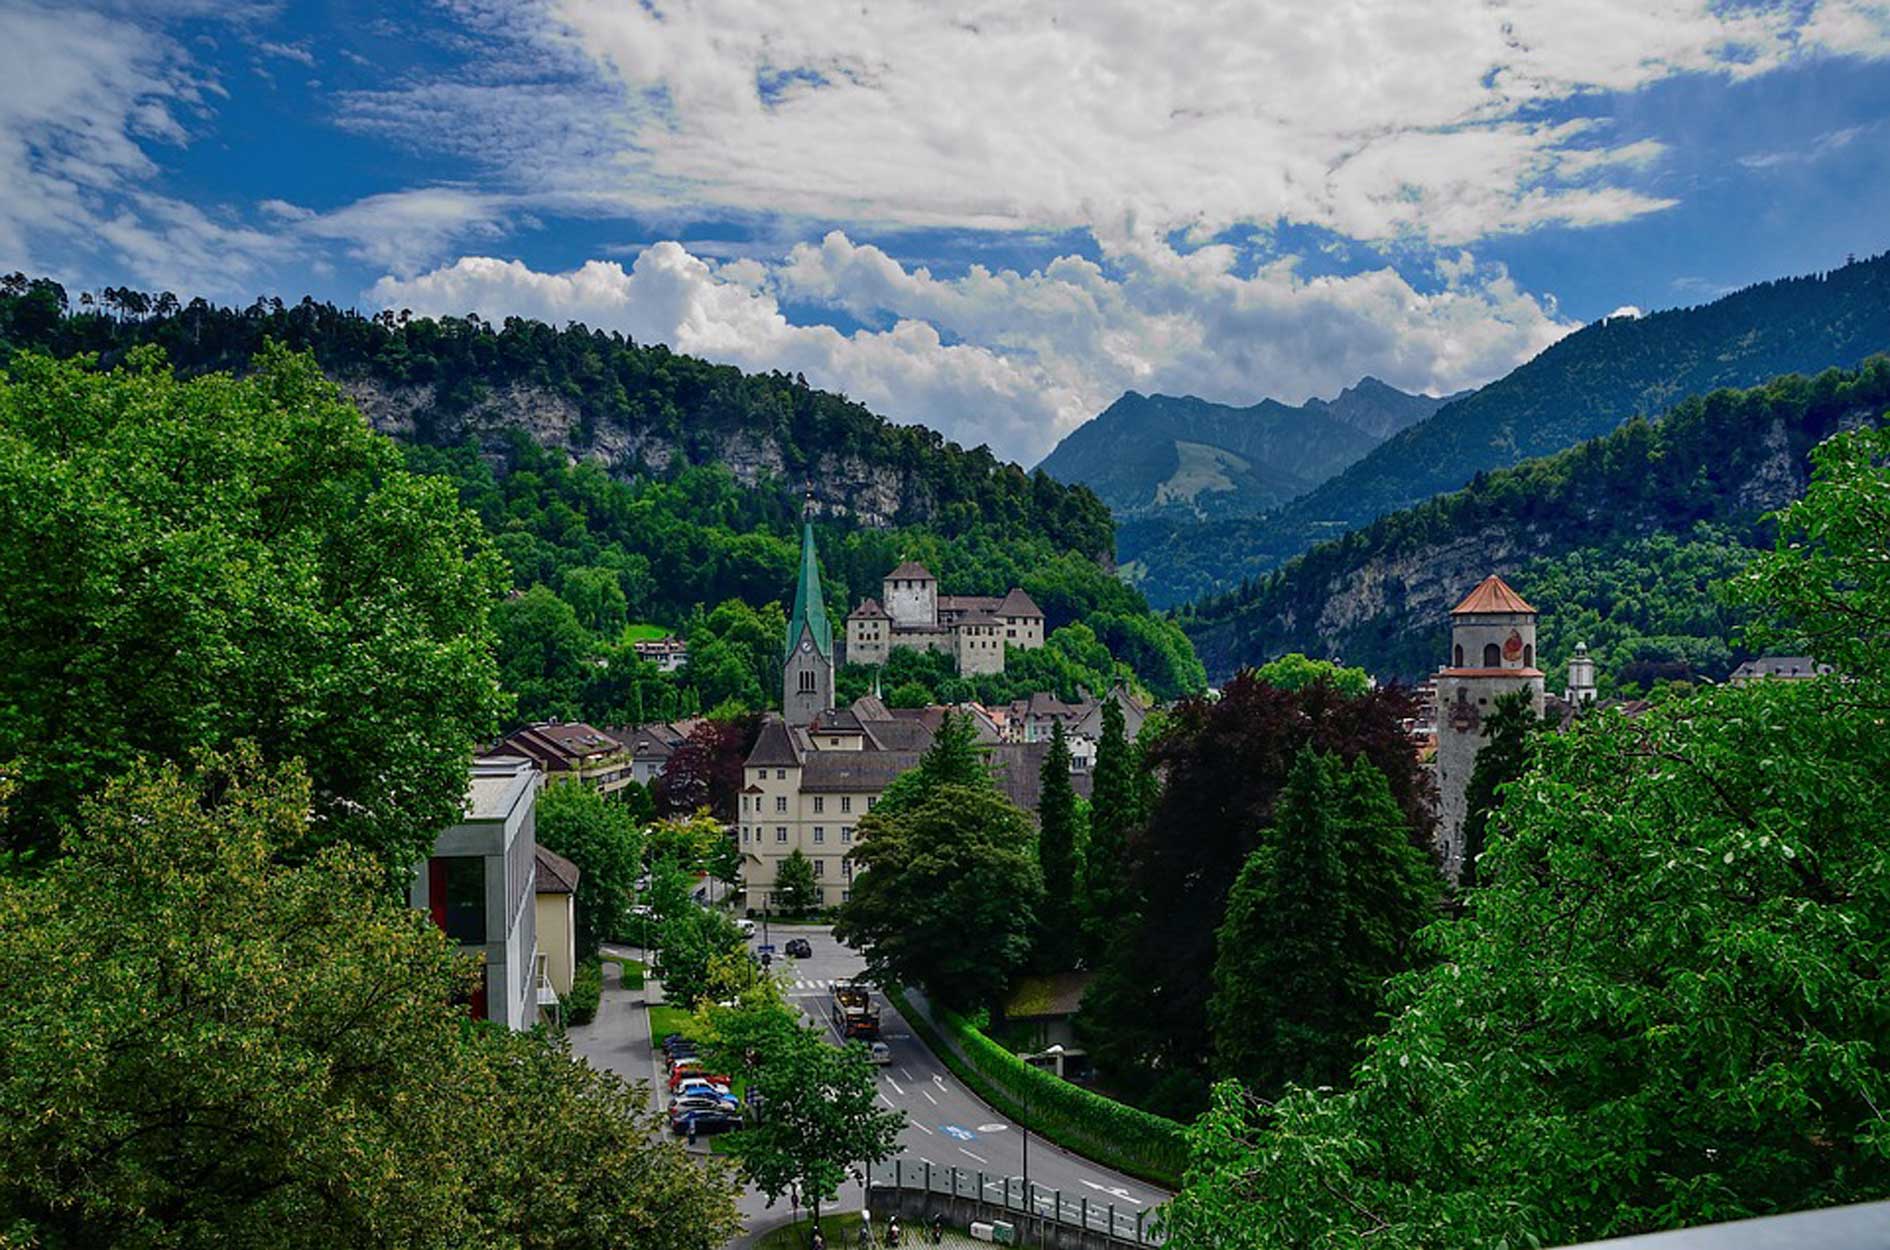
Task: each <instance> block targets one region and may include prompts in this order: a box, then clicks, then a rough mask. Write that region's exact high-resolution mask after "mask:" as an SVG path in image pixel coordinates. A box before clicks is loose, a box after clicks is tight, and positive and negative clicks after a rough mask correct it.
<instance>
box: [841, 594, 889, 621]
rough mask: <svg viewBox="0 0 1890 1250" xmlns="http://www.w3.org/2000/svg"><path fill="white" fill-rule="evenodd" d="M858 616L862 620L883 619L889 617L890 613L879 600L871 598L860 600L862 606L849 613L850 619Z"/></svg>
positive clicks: (848, 617)
mask: <svg viewBox="0 0 1890 1250" xmlns="http://www.w3.org/2000/svg"><path fill="white" fill-rule="evenodd" d="M856 617H857V618H859V619H861V620H875V621H883V620H886V619H888V617H889V614H888V613H887V611H886V609H885V608H882V607H880V606H879V600H877V599H870V598H869V599H862V600H860V606H859V607H857V608H855V609H853V611H851V612H849V613H847V619H848V620H849V621H850V620H853V619H854V618H856Z"/></svg>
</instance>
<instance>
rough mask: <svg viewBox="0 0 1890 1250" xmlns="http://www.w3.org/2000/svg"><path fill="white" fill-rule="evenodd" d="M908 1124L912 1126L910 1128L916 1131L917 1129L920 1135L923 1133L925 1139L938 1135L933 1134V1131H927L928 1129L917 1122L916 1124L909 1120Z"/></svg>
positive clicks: (915, 1121) (914, 1121)
mask: <svg viewBox="0 0 1890 1250" xmlns="http://www.w3.org/2000/svg"><path fill="white" fill-rule="evenodd" d="M908 1123H910V1124H911V1125H912V1127H913V1128H916V1129H918V1130H919V1131H920V1132H921V1133H924V1134H925V1135H926V1136H927V1137H937V1136H938V1134H937V1133H934V1132H933V1131H932V1130H931V1129H929V1128H927V1127H925V1125H923V1124H921V1123H919V1122H918V1121H917V1120H910V1121H908Z"/></svg>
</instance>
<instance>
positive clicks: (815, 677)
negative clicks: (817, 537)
mask: <svg viewBox="0 0 1890 1250" xmlns="http://www.w3.org/2000/svg"><path fill="white" fill-rule="evenodd" d="M786 644H787V645H786V649H785V650H784V652H783V654H782V664H781V714H782V718H783V719H784V720H786V721H787V723H788V724H790V725H808V724H811V723H812V722H813V719H814V717H816V716H818V715H819V714H820V713H822V712H828V711H832V710H833V659H834V657H833V626H832V625H830V624H828V622H827V602H826V599H825V598H824V597H823V596H822V595H821V593H820V560H819V558H818V557H817V556H816V555H815V554H814V526H813V523H812V522H811V521H807V520H803V521H802V522H801V575H800V580H799V581H798V582H797V583H796V584H795V587H794V614H793V615H792V616H790V617H788V627H787V639H786Z"/></svg>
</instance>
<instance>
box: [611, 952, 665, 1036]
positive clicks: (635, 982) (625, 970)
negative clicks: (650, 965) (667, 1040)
mask: <svg viewBox="0 0 1890 1250" xmlns="http://www.w3.org/2000/svg"><path fill="white" fill-rule="evenodd" d="M602 958H603V960H604V962H605V963H612V964H616V965H617V970H618V974H619V975H620V976H621V977H622V978H623V987H624V988H625V989H626V990H640V989H642V988H643V974H644V973H645V971H647V969H645V968H644V966H643V961H642V960H641V959H630V958H627V957H625V956H623V955H604V956H602ZM657 1040H659V1041H660V1040H662V1039H661V1038H660V1037H659V1038H658V1039H657Z"/></svg>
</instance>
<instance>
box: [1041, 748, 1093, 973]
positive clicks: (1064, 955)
mask: <svg viewBox="0 0 1890 1250" xmlns="http://www.w3.org/2000/svg"><path fill="white" fill-rule="evenodd" d="M1038 795H1039V798H1038V800H1037V863H1038V866H1039V867H1040V869H1041V870H1042V872H1043V909H1042V912H1041V914H1040V916H1039V921H1040V926H1039V929H1038V933H1037V952H1036V962H1037V964H1038V966H1039V967H1041V968H1043V969H1044V970H1045V971H1048V972H1056V971H1061V970H1063V969H1066V968H1070V967H1073V966H1074V965H1075V963H1076V943H1077V938H1078V936H1079V934H1080V932H1081V919H1082V918H1081V913H1080V912H1079V911H1078V908H1077V898H1076V883H1077V880H1078V878H1079V877H1080V876H1081V875H1082V847H1081V846H1080V845H1079V843H1078V835H1079V832H1080V828H1079V824H1078V818H1077V799H1076V787H1075V786H1074V785H1072V784H1071V782H1070V744H1069V740H1068V739H1067V738H1066V737H1065V736H1064V733H1063V722H1062V721H1057V722H1056V723H1055V724H1054V726H1053V727H1052V729H1051V731H1050V750H1049V751H1048V752H1047V753H1046V754H1045V755H1044V760H1043V771H1042V775H1041V781H1040V784H1039V786H1038Z"/></svg>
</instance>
